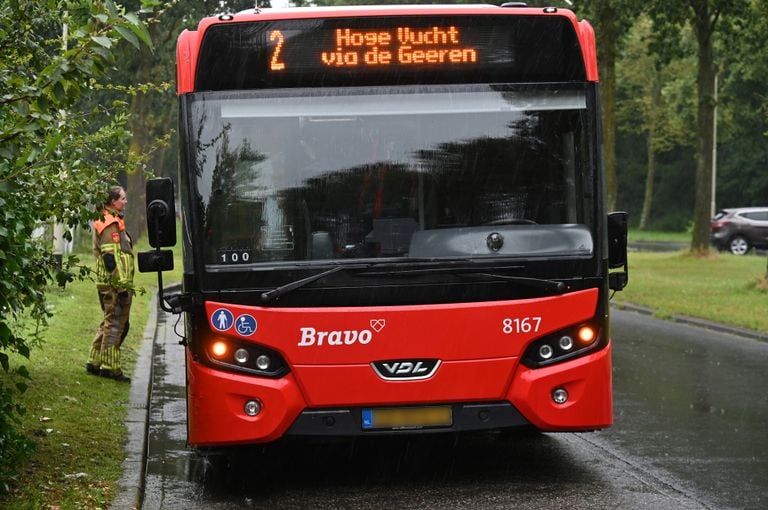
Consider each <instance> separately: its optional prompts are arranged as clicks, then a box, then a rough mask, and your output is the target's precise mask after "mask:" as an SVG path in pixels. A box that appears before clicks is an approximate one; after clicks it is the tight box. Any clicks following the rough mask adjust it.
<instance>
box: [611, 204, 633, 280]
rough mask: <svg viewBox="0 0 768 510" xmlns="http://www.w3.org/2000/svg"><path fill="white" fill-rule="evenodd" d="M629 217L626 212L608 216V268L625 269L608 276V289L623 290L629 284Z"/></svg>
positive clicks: (613, 213)
mask: <svg viewBox="0 0 768 510" xmlns="http://www.w3.org/2000/svg"><path fill="white" fill-rule="evenodd" d="M628 217H629V215H628V214H627V213H626V212H623V211H621V212H612V213H609V214H608V268H609V269H618V268H623V269H624V270H623V271H616V272H613V273H610V274H609V275H608V288H610V289H611V290H621V289H623V288H624V287H626V286H627V283H628V282H629V268H628V266H627V260H628V258H627V230H628V226H627V225H628Z"/></svg>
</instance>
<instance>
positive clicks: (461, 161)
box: [187, 85, 595, 269]
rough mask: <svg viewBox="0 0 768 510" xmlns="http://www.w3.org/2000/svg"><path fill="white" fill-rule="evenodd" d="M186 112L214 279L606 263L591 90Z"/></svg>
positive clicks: (327, 98)
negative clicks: (434, 266)
mask: <svg viewBox="0 0 768 510" xmlns="http://www.w3.org/2000/svg"><path fill="white" fill-rule="evenodd" d="M188 101H189V103H188V106H187V112H188V113H187V119H188V123H187V129H188V132H187V140H188V142H189V147H190V152H189V156H188V157H189V158H190V160H189V168H190V171H193V172H194V173H195V176H196V177H195V178H196V187H195V194H196V200H197V207H198V214H197V215H196V217H197V218H198V219H199V221H200V222H201V225H199V227H200V229H201V232H202V234H203V237H204V239H203V248H202V249H203V255H204V258H205V264H206V266H207V267H209V268H212V269H213V268H215V267H216V266H221V265H231V264H265V263H270V264H275V263H296V262H298V261H326V262H327V261H328V260H329V259H370V258H382V257H388V258H392V259H393V262H396V261H397V259H398V258H414V257H419V258H424V257H426V258H429V259H430V260H442V259H451V258H457V257H461V258H468V257H472V258H483V257H498V256H500V255H503V256H505V257H515V256H525V257H536V256H548V257H552V256H560V255H574V254H576V255H580V256H591V254H592V252H593V242H592V239H593V236H592V231H593V228H592V223H593V218H594V207H595V203H594V192H595V191H594V184H593V182H594V169H593V168H592V166H593V163H592V162H591V155H590V154H591V147H592V144H593V143H594V140H593V137H592V134H591V128H590V125H591V124H590V121H589V116H588V115H587V101H586V88H585V86H575V85H568V86H552V85H549V86H544V85H539V86H530V85H529V86H489V85H454V86H431V87H424V86H420V87H416V86H414V87H394V88H393V87H387V88H377V87H367V88H338V89H284V90H279V91H275V90H272V91H270V90H264V91H249V92H216V93H196V94H191V95H190V96H189V99H188ZM493 232H496V233H499V234H501V237H503V238H506V239H507V240H508V242H506V244H505V245H504V248H503V249H498V247H489V246H486V238H487V237H488V235H489V234H490V233H493ZM307 263H309V262H307Z"/></svg>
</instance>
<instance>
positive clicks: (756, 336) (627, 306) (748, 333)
mask: <svg viewBox="0 0 768 510" xmlns="http://www.w3.org/2000/svg"><path fill="white" fill-rule="evenodd" d="M611 306H612V307H615V308H617V309H619V310H627V311H630V312H636V313H640V314H643V315H650V316H654V317H655V316H656V310H654V309H653V308H648V307H646V306H640V305H635V304H633V303H624V302H620V301H612V302H611ZM662 320H664V319H662ZM669 320H671V321H673V322H679V323H681V324H687V325H689V326H697V327H700V328H705V329H711V330H713V331H718V332H720V333H729V334H731V335H735V336H741V337H745V338H751V339H752V340H757V341H759V342H766V343H768V334H766V333H761V332H759V331H754V330H752V329H747V328H739V327H736V326H728V325H726V324H721V323H719V322H713V321H708V320H706V319H697V318H696V317H688V316H686V315H678V314H672V315H671V316H670V318H669Z"/></svg>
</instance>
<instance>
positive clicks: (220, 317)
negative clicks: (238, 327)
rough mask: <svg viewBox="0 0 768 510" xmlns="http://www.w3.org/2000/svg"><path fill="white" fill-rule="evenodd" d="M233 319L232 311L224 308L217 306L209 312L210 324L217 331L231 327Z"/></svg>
mask: <svg viewBox="0 0 768 510" xmlns="http://www.w3.org/2000/svg"><path fill="white" fill-rule="evenodd" d="M234 321H235V318H234V316H233V315H232V312H230V311H229V310H227V309H226V308H219V309H217V310H216V311H214V312H213V313H212V314H211V326H213V329H216V330H218V331H226V330H228V329H229V328H231V327H232V323H233V322H234Z"/></svg>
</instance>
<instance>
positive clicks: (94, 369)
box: [85, 363, 99, 375]
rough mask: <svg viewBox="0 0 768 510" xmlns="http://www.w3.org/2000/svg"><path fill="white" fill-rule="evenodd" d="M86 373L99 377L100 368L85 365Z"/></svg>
mask: <svg viewBox="0 0 768 510" xmlns="http://www.w3.org/2000/svg"><path fill="white" fill-rule="evenodd" d="M85 371H86V372H88V373H89V374H91V375H99V367H97V366H96V365H92V364H90V363H86V364H85Z"/></svg>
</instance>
